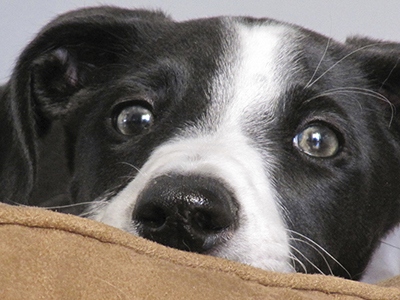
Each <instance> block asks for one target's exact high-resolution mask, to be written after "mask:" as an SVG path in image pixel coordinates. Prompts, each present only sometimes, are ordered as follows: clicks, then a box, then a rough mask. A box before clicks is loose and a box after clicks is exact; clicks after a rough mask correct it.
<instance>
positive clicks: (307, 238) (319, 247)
mask: <svg viewBox="0 0 400 300" xmlns="http://www.w3.org/2000/svg"><path fill="white" fill-rule="evenodd" d="M288 231H289V232H290V233H292V234H296V235H298V236H299V237H301V238H303V239H304V240H306V241H308V242H309V243H311V244H313V245H314V246H315V247H317V248H318V249H320V250H321V251H322V252H323V253H325V254H326V255H327V256H328V257H329V258H330V259H332V260H333V261H334V262H335V263H336V264H338V266H339V267H341V268H342V269H343V270H344V271H345V272H346V273H347V275H349V278H351V277H352V276H351V274H350V272H349V271H348V270H347V269H346V268H345V267H344V266H343V265H342V264H341V263H340V262H339V261H338V260H337V259H336V258H335V257H334V256H333V255H332V254H330V253H329V252H328V251H326V250H325V249H324V248H323V247H322V246H321V245H319V244H318V243H316V242H315V241H313V240H312V239H310V238H309V237H307V236H305V235H303V234H301V233H299V232H296V231H294V230H290V229H288ZM304 240H303V242H305V241H304ZM299 241H301V240H299ZM310 246H311V245H310ZM314 249H315V248H314Z"/></svg>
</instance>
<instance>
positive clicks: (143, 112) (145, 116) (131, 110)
mask: <svg viewBox="0 0 400 300" xmlns="http://www.w3.org/2000/svg"><path fill="white" fill-rule="evenodd" d="M114 116H115V117H114V127H115V128H116V129H117V130H118V131H119V132H120V133H122V134H123V135H128V136H129V135H135V134H137V133H139V132H140V131H142V130H144V129H148V128H149V127H150V126H151V125H152V124H153V114H152V112H151V111H150V110H149V109H147V108H145V107H143V106H141V105H130V106H123V107H122V108H121V109H118V110H117V112H116V113H115V114H114Z"/></svg>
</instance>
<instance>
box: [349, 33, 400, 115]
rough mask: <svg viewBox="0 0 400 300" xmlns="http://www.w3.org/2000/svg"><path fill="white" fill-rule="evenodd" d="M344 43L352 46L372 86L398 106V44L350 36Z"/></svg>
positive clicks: (399, 55) (399, 79) (399, 90)
mask: <svg viewBox="0 0 400 300" xmlns="http://www.w3.org/2000/svg"><path fill="white" fill-rule="evenodd" d="M346 44H348V45H350V46H351V47H353V48H354V54H355V57H356V58H357V60H358V62H359V63H360V64H361V67H362V68H363V69H364V71H365V73H366V74H367V76H368V79H370V80H371V81H372V83H373V85H374V86H373V88H375V89H376V91H377V92H379V93H381V94H382V95H383V96H385V97H386V98H387V99H388V100H389V101H390V102H391V103H392V104H393V105H395V107H399V106H400V44H399V43H394V42H385V41H378V40H372V39H369V38H364V37H352V38H348V39H347V40H346Z"/></svg>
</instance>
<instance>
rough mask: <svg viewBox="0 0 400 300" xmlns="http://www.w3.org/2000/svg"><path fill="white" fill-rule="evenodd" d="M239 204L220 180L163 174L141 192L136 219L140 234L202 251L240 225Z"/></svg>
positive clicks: (227, 237)
mask: <svg viewBox="0 0 400 300" xmlns="http://www.w3.org/2000/svg"><path fill="white" fill-rule="evenodd" d="M238 211H239V204H238V202H237V201H236V199H235V197H234V196H233V193H232V192H231V191H230V189H229V188H227V187H226V185H225V184H224V183H222V182H221V181H220V180H217V179H214V178H210V177H205V176H197V175H176V174H175V175H163V176H160V177H157V178H155V179H153V180H152V181H151V182H150V183H149V184H148V185H147V187H146V188H145V190H144V191H143V192H142V193H141V194H140V196H139V198H138V200H137V202H136V205H135V208H134V212H133V221H134V223H135V224H136V226H137V230H138V233H139V235H140V236H142V237H144V238H147V239H150V240H153V241H155V242H158V243H160V244H163V245H166V246H170V247H173V248H177V249H180V250H185V251H191V252H198V253H202V252H205V251H207V250H210V249H211V248H213V247H215V246H216V245H218V244H220V243H223V242H224V241H226V240H228V239H229V237H230V235H231V234H232V233H233V231H234V230H235V229H236V228H237V226H238Z"/></svg>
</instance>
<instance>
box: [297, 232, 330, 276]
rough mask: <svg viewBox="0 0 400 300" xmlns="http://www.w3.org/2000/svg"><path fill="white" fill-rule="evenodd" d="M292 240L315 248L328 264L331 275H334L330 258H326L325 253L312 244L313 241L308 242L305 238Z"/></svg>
mask: <svg viewBox="0 0 400 300" xmlns="http://www.w3.org/2000/svg"><path fill="white" fill-rule="evenodd" d="M290 240H292V241H297V242H301V243H304V244H306V245H308V246H310V247H311V248H313V249H314V250H315V251H316V252H317V253H318V254H319V255H320V256H321V257H322V259H323V260H324V261H325V264H326V266H327V267H328V269H329V273H330V274H331V275H333V271H332V268H331V266H330V264H329V262H328V260H327V259H326V257H325V255H324V254H323V253H322V252H321V251H320V250H319V249H318V248H317V247H316V246H314V245H313V244H311V243H309V242H307V241H304V240H302V239H297V238H290Z"/></svg>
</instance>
